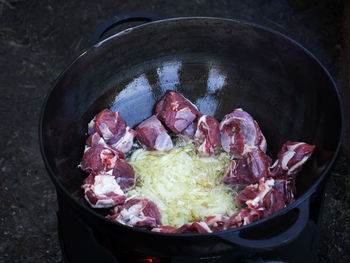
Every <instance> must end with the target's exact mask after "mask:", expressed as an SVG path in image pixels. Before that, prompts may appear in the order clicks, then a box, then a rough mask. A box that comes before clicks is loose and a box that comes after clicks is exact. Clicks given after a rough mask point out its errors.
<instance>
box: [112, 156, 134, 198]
mask: <svg viewBox="0 0 350 263" xmlns="http://www.w3.org/2000/svg"><path fill="white" fill-rule="evenodd" d="M112 175H113V176H114V177H115V180H116V182H117V183H118V185H119V186H120V188H121V189H122V190H123V191H126V190H128V189H129V188H131V187H133V186H134V184H135V174H134V170H133V169H132V166H131V165H130V164H128V163H127V162H125V161H124V160H122V159H118V160H117V161H116V163H115V166H114V168H113V172H112Z"/></svg>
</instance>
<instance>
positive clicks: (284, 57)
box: [39, 14, 343, 257]
mask: <svg viewBox="0 0 350 263" xmlns="http://www.w3.org/2000/svg"><path fill="white" fill-rule="evenodd" d="M135 18H136V19H138V18H140V19H141V20H152V17H147V16H140V15H138V14H136V15H133V16H127V17H116V18H114V19H113V20H112V21H109V22H108V23H107V24H104V25H103V26H102V27H100V28H99V30H98V33H96V35H95V42H96V39H98V37H99V36H100V35H101V34H102V33H103V32H104V31H105V30H106V29H107V28H109V27H110V26H111V25H112V24H117V23H120V22H125V21H130V20H133V19H135ZM168 90H174V91H176V92H180V93H181V94H183V95H184V96H185V97H186V98H188V99H189V100H191V101H192V102H193V103H195V104H196V105H197V106H198V108H199V110H200V111H201V112H202V113H203V114H209V115H212V116H214V117H216V118H217V119H218V120H221V119H222V118H223V116H224V115H225V114H227V113H230V112H232V111H233V109H235V108H238V107H241V108H243V109H244V110H246V111H247V112H249V113H250V114H251V115H252V116H253V117H254V118H255V119H256V120H257V122H258V123H259V125H260V127H261V129H262V131H263V133H264V135H265V137H266V139H267V142H268V153H269V154H270V155H271V156H273V157H274V158H275V157H276V154H277V153H278V151H279V149H280V148H281V146H282V144H283V143H284V142H286V141H287V140H291V141H304V142H307V143H309V144H314V145H317V151H316V153H315V154H314V155H313V158H312V160H310V161H309V162H308V164H307V165H306V167H305V168H304V169H303V171H302V172H301V173H300V174H299V175H298V179H297V185H296V187H297V196H296V197H297V198H296V201H295V202H294V203H292V204H291V205H289V206H288V207H286V208H284V209H283V210H281V211H279V212H278V213H275V214H273V215H272V216H269V217H267V218H265V219H263V220H260V221H258V222H255V223H252V224H250V225H246V226H243V227H240V228H237V229H232V230H227V231H222V232H216V233H210V234H190V235H185V234H164V233H154V232H150V231H147V230H144V229H139V228H131V227H128V226H124V225H121V224H118V223H113V222H111V221H109V220H107V219H105V217H104V216H105V215H106V214H107V212H108V210H95V209H92V208H90V207H89V205H87V203H86V202H85V201H84V199H83V192H82V190H81V188H80V187H81V184H82V181H83V179H84V178H85V177H86V175H85V174H84V173H83V172H82V171H81V170H80V169H78V167H77V166H78V164H79V163H80V160H81V158H82V156H83V150H84V144H85V140H86V138H87V135H86V133H87V123H88V122H89V121H90V120H91V119H92V118H93V117H94V115H96V114H97V113H98V112H99V111H100V110H102V109H104V108H111V109H112V110H118V111H119V112H120V114H121V116H122V117H123V118H124V119H125V120H126V122H127V124H128V125H129V126H131V127H133V126H135V125H136V124H138V123H139V122H141V121H142V120H144V119H145V118H147V117H149V116H150V115H152V112H153V108H154V105H155V103H156V102H157V101H158V100H160V99H161V98H162V96H163V95H164V94H165V93H166V91H168ZM39 133H40V146H41V152H42V156H43V159H44V162H45V165H46V167H47V170H48V172H49V174H50V176H51V179H52V181H53V182H54V184H55V186H56V189H57V192H58V195H59V196H60V199H62V200H61V201H62V202H63V203H64V204H65V205H67V206H69V207H70V208H71V209H73V211H75V212H76V214H77V215H79V217H80V218H81V220H82V221H83V222H84V223H86V224H88V225H89V226H91V227H92V228H93V229H97V230H98V231H100V232H101V233H104V234H105V235H106V236H109V237H112V238H113V239H114V240H115V242H117V243H118V242H119V243H120V245H121V246H124V247H126V248H129V249H131V250H135V251H138V252H146V253H152V254H153V255H158V256H162V255H163V256H171V255H173V256H174V255H183V256H189V255H190V256H201V257H205V256H213V255H217V254H221V253H226V252H232V251H233V250H239V249H241V250H242V249H248V250H249V249H253V250H268V249H271V248H274V247H278V246H283V245H285V244H287V243H288V242H290V241H292V240H293V239H295V238H296V237H297V236H298V234H299V233H300V232H301V231H302V230H303V228H304V227H305V225H306V224H307V221H308V220H309V209H310V202H312V200H313V197H314V196H315V194H316V193H317V192H318V191H320V189H321V187H322V186H323V185H324V184H325V182H326V179H327V177H328V176H327V175H329V171H330V168H331V166H332V164H333V163H334V160H335V158H336V156H337V154H338V151H339V148H340V145H341V140H342V133H343V111H342V106H341V102H340V97H339V94H338V92H337V89H336V86H335V83H334V81H333V80H332V78H331V76H330V74H329V73H328V72H327V70H326V69H325V68H324V67H323V66H322V65H321V63H320V62H319V61H318V60H317V59H316V58H315V57H314V56H313V55H312V54H311V53H310V52H309V51H307V50H306V49H304V48H303V47H302V46H301V45H299V44H298V43H296V42H295V41H293V40H291V39H289V38H288V37H286V36H284V35H282V34H280V33H278V32H275V31H273V30H270V29H267V28H264V27H261V26H258V25H255V24H251V23H246V22H242V21H236V20H230V19H221V18H210V17H187V18H173V19H163V20H158V21H153V22H149V23H146V24H143V25H139V26H135V27H132V28H129V29H127V30H124V31H122V32H120V33H117V34H115V35H113V36H111V37H109V38H107V39H105V40H103V41H101V42H98V43H96V44H95V45H93V46H92V47H91V48H89V49H88V50H87V51H86V52H85V53H83V54H82V55H81V56H80V57H78V58H77V59H76V60H75V61H74V62H73V63H72V64H71V65H70V66H69V67H68V68H67V69H66V70H65V71H64V72H63V73H62V74H61V75H60V77H59V78H58V80H57V81H56V83H55V85H54V86H53V88H52V89H51V91H50V92H49V94H48V96H47V98H46V100H45V103H44V105H43V109H42V114H41V118H40V132H39Z"/></svg>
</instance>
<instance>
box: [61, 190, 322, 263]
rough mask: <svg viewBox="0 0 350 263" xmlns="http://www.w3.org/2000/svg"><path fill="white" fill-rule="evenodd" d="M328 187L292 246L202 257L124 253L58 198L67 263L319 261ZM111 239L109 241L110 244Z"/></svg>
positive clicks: (312, 205) (317, 199)
mask: <svg viewBox="0 0 350 263" xmlns="http://www.w3.org/2000/svg"><path fill="white" fill-rule="evenodd" d="M323 196H324V187H323V189H322V190H321V191H320V192H319V193H318V194H317V196H316V197H315V199H314V200H313V201H312V203H311V209H310V218H309V221H308V224H307V226H306V227H305V229H304V230H303V231H302V232H301V234H300V236H299V237H298V238H296V239H295V240H294V241H292V242H291V243H289V244H287V245H285V246H281V247H277V248H275V249H273V250H270V251H245V250H242V251H234V252H232V253H230V254H225V255H218V256H213V257H202V258H184V257H181V256H179V257H167V258H160V257H154V256H151V255H142V254H137V253H135V252H130V251H120V250H116V249H114V248H113V244H111V242H110V241H108V239H107V238H106V237H104V236H102V234H99V233H97V232H96V231H95V230H93V229H91V228H90V227H89V226H88V225H86V224H84V223H83V221H82V220H81V219H80V218H79V216H78V215H77V214H75V213H74V212H73V210H71V209H70V207H67V206H66V205H64V204H63V202H62V201H61V199H60V196H59V195H58V201H59V202H58V203H59V212H58V213H57V217H58V231H59V238H60V244H61V249H62V254H63V260H64V262H65V263H76V262H84V263H88V262H106V263H197V262H198V263H233V262H238V263H240V262H242V263H267V262H268V263H282V262H283V263H286V262H288V263H298V262H309V263H312V262H315V260H316V254H317V249H318V244H319V221H320V215H321V214H322V208H323V200H324V198H323ZM106 240H107V242H106Z"/></svg>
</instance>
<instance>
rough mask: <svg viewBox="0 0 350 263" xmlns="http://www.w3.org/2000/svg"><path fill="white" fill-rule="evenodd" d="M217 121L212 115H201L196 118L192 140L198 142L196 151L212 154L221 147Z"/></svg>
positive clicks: (207, 154)
mask: <svg viewBox="0 0 350 263" xmlns="http://www.w3.org/2000/svg"><path fill="white" fill-rule="evenodd" d="M219 125H220V124H219V122H218V121H217V120H216V119H215V118H214V117H212V116H208V115H202V116H201V117H200V118H199V119H198V123H197V128H196V132H195V134H194V141H195V142H197V143H198V144H199V147H198V152H199V153H200V154H201V155H204V156H212V155H213V154H214V152H215V151H216V150H217V149H219V148H220V147H221V138H220V130H219Z"/></svg>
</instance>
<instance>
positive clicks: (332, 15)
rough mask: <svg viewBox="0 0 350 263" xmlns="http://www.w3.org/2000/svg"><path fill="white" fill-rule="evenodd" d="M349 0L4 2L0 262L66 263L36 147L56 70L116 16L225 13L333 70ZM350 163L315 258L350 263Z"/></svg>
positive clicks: (342, 168)
mask: <svg viewBox="0 0 350 263" xmlns="http://www.w3.org/2000/svg"><path fill="white" fill-rule="evenodd" d="M342 10H343V1H340V0H324V1H316V0H307V1H302V0H300V1H286V0H285V1H275V0H270V1H267V0H255V1H223V0H217V1H206V0H196V1H160V0H157V1H140V0H135V1H106V0H100V1H91V0H86V1H67V0H62V1H53V0H46V1H34V0H32V1H26V0H0V91H1V92H0V113H1V127H0V145H1V146H2V147H1V152H0V173H1V180H0V262H61V261H62V255H61V251H60V247H59V243H58V236H57V231H56V224H57V219H56V209H57V205H56V194H55V189H54V186H53V184H52V183H51V181H50V179H49V177H48V176H47V174H46V171H45V168H44V164H43V162H42V159H41V156H40V152H39V144H38V121H39V113H40V108H41V105H42V102H43V100H44V97H45V95H46V93H47V91H48V90H49V88H50V87H51V86H52V84H53V82H54V80H55V79H56V77H57V76H58V75H59V73H60V72H61V71H62V70H63V69H64V68H65V67H66V66H67V65H68V64H69V63H70V62H71V61H72V60H73V59H74V58H75V57H77V56H78V55H79V54H81V53H82V52H83V51H84V50H85V49H86V48H88V46H89V44H88V43H89V40H90V38H91V36H92V35H93V32H94V29H95V28H96V27H97V25H99V24H100V23H102V22H103V21H105V20H106V19H108V18H110V17H112V16H113V15H117V14H122V13H128V12H136V11H143V12H152V13H156V14H159V15H161V16H164V17H176V16H191V15H202V16H218V17H228V18H237V19H243V20H246V21H251V22H255V23H258V24H262V25H265V26H268V27H270V28H272V29H275V30H277V31H280V32H282V33H284V34H286V35H288V36H290V37H291V38H293V39H295V40H297V41H298V42H300V43H301V44H302V45H304V46H305V47H306V48H307V49H309V50H310V51H311V52H313V53H314V54H315V55H316V57H318V58H319V59H320V60H321V61H322V62H323V63H324V64H325V66H326V67H327V68H328V69H329V70H330V72H331V73H332V74H333V76H335V77H336V76H337V73H338V70H339V69H338V61H339V55H340V53H341V51H342V48H343V47H342V41H341V35H342V32H341V29H342V23H343V14H342ZM349 177H350V162H349V159H347V158H346V157H345V155H344V154H341V155H340V158H339V160H338V162H337V164H336V167H335V170H334V173H333V176H332V179H331V181H330V184H329V187H328V190H327V194H326V208H325V213H324V217H323V222H322V226H321V242H320V249H319V252H318V262H344V263H345V262H349V258H350V250H349V248H350V217H349V213H350V178H349Z"/></svg>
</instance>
